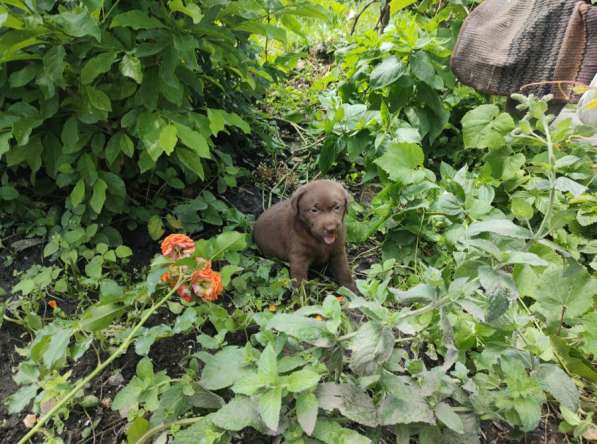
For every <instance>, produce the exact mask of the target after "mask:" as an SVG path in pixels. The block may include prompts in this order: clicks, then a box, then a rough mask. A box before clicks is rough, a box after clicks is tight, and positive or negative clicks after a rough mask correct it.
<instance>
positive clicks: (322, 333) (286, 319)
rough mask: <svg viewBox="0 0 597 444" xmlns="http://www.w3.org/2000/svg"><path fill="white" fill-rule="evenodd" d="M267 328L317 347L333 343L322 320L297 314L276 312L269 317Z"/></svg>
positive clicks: (328, 345)
mask: <svg viewBox="0 0 597 444" xmlns="http://www.w3.org/2000/svg"><path fill="white" fill-rule="evenodd" d="M267 328H268V329H274V330H277V331H279V332H282V333H286V334H287V335H290V336H293V337H295V338H296V339H299V340H301V341H305V342H308V343H310V344H313V345H315V346H317V347H330V346H331V345H332V343H333V341H332V340H331V336H330V334H329V333H328V332H327V330H326V328H325V323H324V322H322V321H318V320H316V319H312V318H308V317H305V316H301V315H297V314H287V313H278V314H276V315H274V316H273V317H272V319H270V321H269V322H268V324H267Z"/></svg>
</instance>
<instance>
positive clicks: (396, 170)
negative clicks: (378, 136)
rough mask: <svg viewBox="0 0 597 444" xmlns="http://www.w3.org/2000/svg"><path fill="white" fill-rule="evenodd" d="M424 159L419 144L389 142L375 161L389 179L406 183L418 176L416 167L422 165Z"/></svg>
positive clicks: (413, 180) (411, 181)
mask: <svg viewBox="0 0 597 444" xmlns="http://www.w3.org/2000/svg"><path fill="white" fill-rule="evenodd" d="M424 160H425V156H424V154H423V149H422V148H421V147H420V146H419V145H417V144H414V143H390V144H388V146H387V147H386V151H385V153H384V154H383V155H382V156H381V157H380V158H378V159H377V160H375V163H376V164H377V165H378V166H379V167H380V168H381V169H382V170H384V171H385V172H386V173H388V175H389V178H390V180H393V181H396V182H400V183H402V184H405V185H407V184H410V183H413V182H415V181H416V180H417V179H418V178H419V177H420V175H419V174H417V173H419V172H418V171H417V169H418V168H419V167H421V166H422V165H423V161H424Z"/></svg>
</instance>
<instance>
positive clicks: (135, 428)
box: [126, 416, 149, 444]
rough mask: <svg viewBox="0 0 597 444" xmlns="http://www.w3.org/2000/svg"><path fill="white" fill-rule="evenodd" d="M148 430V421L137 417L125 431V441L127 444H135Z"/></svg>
mask: <svg viewBox="0 0 597 444" xmlns="http://www.w3.org/2000/svg"><path fill="white" fill-rule="evenodd" d="M147 430H149V421H148V420H147V419H145V418H143V417H142V416H137V417H136V418H135V419H134V420H133V421H132V422H131V423H129V425H128V427H127V429H126V440H127V442H128V444H134V443H136V442H137V441H138V440H139V438H141V437H142V436H143V435H144V434H145V432H147Z"/></svg>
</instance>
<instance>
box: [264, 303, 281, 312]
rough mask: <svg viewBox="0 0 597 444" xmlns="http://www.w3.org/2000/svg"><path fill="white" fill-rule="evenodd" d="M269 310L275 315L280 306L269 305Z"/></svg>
mask: <svg viewBox="0 0 597 444" xmlns="http://www.w3.org/2000/svg"><path fill="white" fill-rule="evenodd" d="M267 309H268V310H269V311H271V312H272V313H275V312H276V311H278V306H277V305H276V304H269V307H268V308H267Z"/></svg>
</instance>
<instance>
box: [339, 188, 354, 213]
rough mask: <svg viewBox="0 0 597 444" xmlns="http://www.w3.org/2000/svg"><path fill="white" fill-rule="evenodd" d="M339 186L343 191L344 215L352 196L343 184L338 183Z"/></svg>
mask: <svg viewBox="0 0 597 444" xmlns="http://www.w3.org/2000/svg"><path fill="white" fill-rule="evenodd" d="M340 188H342V192H343V193H344V215H346V213H348V205H349V204H350V202H351V201H352V196H351V195H350V193H349V192H348V190H347V189H346V188H344V186H342V185H340Z"/></svg>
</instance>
